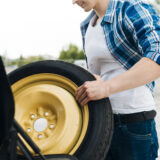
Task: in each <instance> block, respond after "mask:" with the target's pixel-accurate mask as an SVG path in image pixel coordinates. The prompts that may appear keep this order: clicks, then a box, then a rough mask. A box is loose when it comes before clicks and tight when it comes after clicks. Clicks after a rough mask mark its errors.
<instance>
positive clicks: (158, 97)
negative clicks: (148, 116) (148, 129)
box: [154, 78, 160, 160]
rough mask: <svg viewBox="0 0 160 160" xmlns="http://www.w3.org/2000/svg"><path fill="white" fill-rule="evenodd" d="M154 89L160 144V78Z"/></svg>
mask: <svg viewBox="0 0 160 160" xmlns="http://www.w3.org/2000/svg"><path fill="white" fill-rule="evenodd" d="M155 82H156V85H155V90H154V99H155V103H156V108H157V116H156V125H157V132H158V138H159V144H160V125H159V124H160V78H159V79H157V80H156V81H155ZM157 160H160V149H159V158H157Z"/></svg>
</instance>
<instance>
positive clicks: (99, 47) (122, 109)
mask: <svg viewBox="0 0 160 160" xmlns="http://www.w3.org/2000/svg"><path fill="white" fill-rule="evenodd" d="M94 19H95V17H93V18H92V20H91V21H90V24H89V26H88V29H87V32H86V38H85V52H86V56H87V60H88V70H89V72H91V73H92V74H97V75H100V76H101V77H102V79H103V80H104V81H107V80H109V79H112V78H113V77H115V76H117V75H119V74H121V73H123V72H125V71H126V70H125V69H124V67H123V66H122V65H121V64H120V63H119V62H118V61H117V60H116V59H115V58H114V57H113V56H112V55H111V53H110V51H109V50H108V47H107V45H106V41H105V35H104V33H103V28H102V26H101V25H100V23H98V24H97V25H96V26H94V27H93V26H92V23H93V21H94ZM109 99H110V102H111V105H112V109H113V113H115V114H118V113H120V114H129V113H136V112H142V111H149V110H153V109H155V102H154V99H153V96H152V94H151V92H150V90H149V88H148V87H146V86H145V85H144V86H140V87H137V88H134V89H129V90H126V91H122V92H118V93H115V94H112V95H111V96H109Z"/></svg>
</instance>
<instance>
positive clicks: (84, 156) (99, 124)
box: [8, 60, 113, 160]
mask: <svg viewBox="0 0 160 160" xmlns="http://www.w3.org/2000/svg"><path fill="white" fill-rule="evenodd" d="M39 73H55V74H59V75H62V76H64V77H67V78H69V79H70V80H72V81H73V82H74V83H76V84H77V85H78V86H80V85H82V84H83V83H84V82H85V81H92V80H95V78H94V76H93V75H91V74H90V73H89V72H87V71H86V70H85V69H83V68H81V67H78V66H76V65H73V64H70V63H66V62H63V61H52V60H47V61H39V62H34V63H30V64H28V65H25V66H23V67H20V68H18V69H17V70H15V71H13V72H11V73H10V74H9V75H8V78H9V81H10V83H11V85H12V84H14V83H15V82H17V81H19V80H20V79H22V78H24V77H27V76H30V75H34V74H39ZM88 106H89V115H90V116H89V126H88V129H87V133H86V135H85V138H84V140H83V142H82V144H81V145H80V147H79V148H78V150H77V151H76V153H75V154H74V155H75V156H76V157H77V158H78V159H79V160H104V159H105V155H106V154H107V152H108V149H109V146H110V143H111V139H112V133H113V117H112V110H111V105H110V102H109V99H108V98H106V99H102V100H98V101H91V102H89V104H88Z"/></svg>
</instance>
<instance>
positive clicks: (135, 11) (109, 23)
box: [81, 0, 160, 95]
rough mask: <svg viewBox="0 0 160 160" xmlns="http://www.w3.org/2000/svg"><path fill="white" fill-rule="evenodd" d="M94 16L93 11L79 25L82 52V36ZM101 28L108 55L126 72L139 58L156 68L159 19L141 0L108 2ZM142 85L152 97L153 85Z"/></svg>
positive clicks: (159, 58) (159, 54)
mask: <svg viewBox="0 0 160 160" xmlns="http://www.w3.org/2000/svg"><path fill="white" fill-rule="evenodd" d="M94 15H95V11H94V10H93V11H92V12H91V13H90V15H89V16H88V17H87V19H85V20H84V21H83V22H82V23H81V33H82V39H83V49H84V52H85V34H86V31H87V28H88V24H89V22H90V20H91V18H92V17H93V16H94ZM101 26H102V27H103V31H104V36H105V40H106V45H107V47H108V48H109V51H110V53H111V54H112V56H113V57H114V58H115V59H116V60H118V62H119V63H120V64H122V65H123V66H124V68H125V69H126V70H128V69H129V68H131V67H132V66H133V65H134V64H135V63H137V62H138V61H139V60H140V59H141V58H142V57H147V58H150V59H152V60H153V61H155V62H156V63H157V64H159V65H160V17H159V16H158V15H157V13H156V11H155V10H154V9H153V7H152V6H151V5H149V4H146V3H144V2H142V1H141V0H110V3H109V6H108V9H107V11H106V14H105V16H104V17H103V19H102V22H101ZM95 38H96V37H95ZM86 62H87V57H86ZM87 66H88V64H87ZM146 86H147V87H149V89H150V91H151V93H152V95H153V89H154V86H155V82H154V81H153V82H151V83H149V84H146Z"/></svg>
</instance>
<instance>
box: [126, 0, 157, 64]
mask: <svg viewBox="0 0 160 160" xmlns="http://www.w3.org/2000/svg"><path fill="white" fill-rule="evenodd" d="M124 23H125V27H126V29H127V30H128V31H129V33H130V34H131V35H132V38H133V42H134V43H135V46H136V47H137V49H138V51H139V52H140V53H141V54H142V57H147V58H150V59H152V60H153V61H155V62H156V63H157V64H159V65H160V17H159V16H158V14H157V13H156V11H155V10H154V8H153V7H152V6H151V5H149V4H144V3H142V2H141V1H139V2H136V3H135V4H132V5H130V6H129V7H128V8H127V9H126V12H125V16H124Z"/></svg>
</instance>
